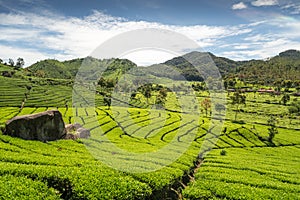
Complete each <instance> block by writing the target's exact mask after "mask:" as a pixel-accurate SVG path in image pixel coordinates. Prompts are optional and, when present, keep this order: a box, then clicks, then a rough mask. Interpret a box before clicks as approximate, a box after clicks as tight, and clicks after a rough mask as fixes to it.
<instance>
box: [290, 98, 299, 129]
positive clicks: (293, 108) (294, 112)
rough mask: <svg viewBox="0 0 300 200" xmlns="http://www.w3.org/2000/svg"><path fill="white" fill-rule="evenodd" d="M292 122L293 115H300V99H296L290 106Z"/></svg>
mask: <svg viewBox="0 0 300 200" xmlns="http://www.w3.org/2000/svg"><path fill="white" fill-rule="evenodd" d="M288 111H289V118H290V124H291V123H292V116H293V115H300V101H297V100H294V101H293V102H292V103H291V106H289V108H288Z"/></svg>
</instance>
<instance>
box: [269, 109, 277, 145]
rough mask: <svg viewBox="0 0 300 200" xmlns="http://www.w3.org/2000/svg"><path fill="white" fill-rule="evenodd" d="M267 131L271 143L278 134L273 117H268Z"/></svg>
mask: <svg viewBox="0 0 300 200" xmlns="http://www.w3.org/2000/svg"><path fill="white" fill-rule="evenodd" d="M268 126H269V128H268V131H269V138H268V140H269V142H271V143H273V139H274V137H275V135H276V134H278V130H277V127H276V119H275V117H274V116H272V115H271V116H270V118H269V119H268Z"/></svg>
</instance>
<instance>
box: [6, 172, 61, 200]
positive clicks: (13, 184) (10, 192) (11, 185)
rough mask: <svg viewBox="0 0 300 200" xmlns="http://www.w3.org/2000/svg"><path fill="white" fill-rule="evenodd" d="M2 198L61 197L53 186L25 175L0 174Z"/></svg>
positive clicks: (51, 198)
mask: <svg viewBox="0 0 300 200" xmlns="http://www.w3.org/2000/svg"><path fill="white" fill-rule="evenodd" d="M0 199H16V200H17V199H18V200H30V199H39V200H43V199H47V200H55V199H57V200H58V199H60V198H59V196H58V195H57V194H56V191H55V190H54V189H53V188H48V187H47V185H46V184H44V183H43V182H41V181H37V180H35V181H34V180H32V179H30V178H27V177H25V176H12V175H3V176H1V175H0Z"/></svg>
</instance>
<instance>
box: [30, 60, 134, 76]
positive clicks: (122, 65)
mask: <svg viewBox="0 0 300 200" xmlns="http://www.w3.org/2000/svg"><path fill="white" fill-rule="evenodd" d="M81 66H83V67H86V68H89V70H93V71H96V70H97V68H98V69H99V68H100V67H102V68H103V70H105V72H104V74H105V75H106V76H116V75H118V74H120V73H124V72H125V71H127V70H129V69H131V68H132V67H136V64H134V63H133V62H131V61H130V60H127V59H108V60H107V59H104V60H99V59H96V58H92V57H87V58H77V59H72V60H67V61H63V62H60V61H58V60H52V59H48V60H43V61H39V62H37V63H35V64H33V65H31V66H29V67H28V68H27V70H28V71H30V72H31V73H32V75H33V76H38V77H41V78H58V79H73V78H75V76H76V74H77V72H78V70H79V68H80V67H81Z"/></svg>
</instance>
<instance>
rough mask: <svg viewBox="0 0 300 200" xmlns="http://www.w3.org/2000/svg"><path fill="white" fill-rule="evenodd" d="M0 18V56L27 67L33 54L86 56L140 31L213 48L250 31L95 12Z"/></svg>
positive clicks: (17, 14)
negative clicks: (154, 30) (116, 38)
mask: <svg viewBox="0 0 300 200" xmlns="http://www.w3.org/2000/svg"><path fill="white" fill-rule="evenodd" d="M45 13H46V14H45ZM0 19H1V21H0V30H1V36H0V44H1V45H4V44H5V45H4V46H6V48H9V49H10V51H9V52H10V53H9V54H7V52H6V51H1V52H0V57H1V58H7V57H8V55H9V56H10V57H18V56H20V57H24V58H25V60H27V62H26V63H27V65H29V64H32V63H33V62H34V55H36V56H35V60H40V59H45V58H47V57H49V58H56V59H69V58H76V57H85V56H88V55H89V54H90V53H91V52H92V51H93V50H94V49H95V48H96V47H97V46H99V45H100V44H101V43H103V42H105V41H106V40H108V39H110V38H112V37H113V36H115V35H117V34H120V33H123V32H125V31H129V30H136V29H141V28H158V29H167V30H173V31H174V30H175V31H176V32H178V33H181V34H184V35H186V36H187V37H189V38H191V39H193V40H195V41H197V43H198V44H199V45H200V47H202V48H205V47H209V46H213V45H215V44H216V42H217V41H218V40H221V39H222V38H224V37H231V36H236V35H241V34H245V33H249V32H251V28H249V27H247V26H228V27H226V26H207V25H194V26H177V25H166V24H161V23H155V22H146V21H129V20H127V19H124V18H120V17H113V16H110V15H106V14H104V13H102V12H98V11H93V13H92V14H91V15H89V16H86V17H83V18H77V17H66V16H62V15H57V14H53V13H49V12H48V13H47V12H44V13H43V14H30V13H24V12H13V13H8V14H7V13H0ZM13 49H14V50H15V54H14V55H13V52H14V50H13ZM21 49H23V50H21ZM183 51H184V50H183ZM27 57H28V58H27ZM158 62H159V61H158Z"/></svg>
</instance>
